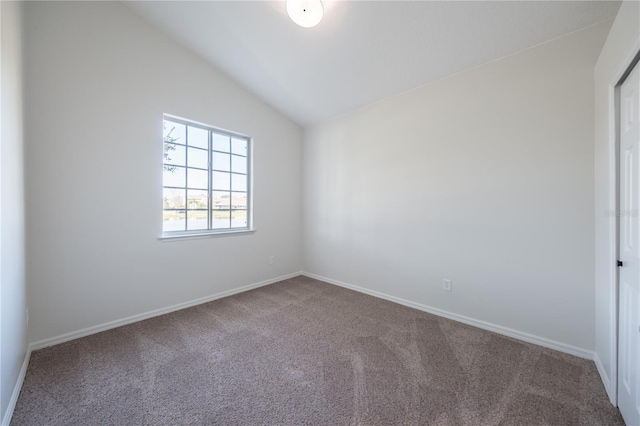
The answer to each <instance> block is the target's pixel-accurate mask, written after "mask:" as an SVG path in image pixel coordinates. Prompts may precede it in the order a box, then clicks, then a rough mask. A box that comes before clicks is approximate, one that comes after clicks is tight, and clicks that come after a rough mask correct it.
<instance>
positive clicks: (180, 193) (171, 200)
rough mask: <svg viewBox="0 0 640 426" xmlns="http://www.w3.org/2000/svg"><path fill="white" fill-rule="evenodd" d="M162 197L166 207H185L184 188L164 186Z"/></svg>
mask: <svg viewBox="0 0 640 426" xmlns="http://www.w3.org/2000/svg"><path fill="white" fill-rule="evenodd" d="M162 197H163V201H164V208H165V209H184V206H185V204H184V189H171V188H164V189H163V191H162Z"/></svg>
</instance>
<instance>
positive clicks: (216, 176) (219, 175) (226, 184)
mask: <svg viewBox="0 0 640 426" xmlns="http://www.w3.org/2000/svg"><path fill="white" fill-rule="evenodd" d="M211 185H212V187H213V189H221V190H223V191H225V190H226V191H228V190H230V189H231V187H230V186H231V177H230V173H224V172H213V182H212V184H211Z"/></svg>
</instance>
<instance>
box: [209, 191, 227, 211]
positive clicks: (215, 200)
mask: <svg viewBox="0 0 640 426" xmlns="http://www.w3.org/2000/svg"><path fill="white" fill-rule="evenodd" d="M211 208H212V209H214V210H228V209H230V208H231V193H230V192H222V191H213V196H212V198H211Z"/></svg>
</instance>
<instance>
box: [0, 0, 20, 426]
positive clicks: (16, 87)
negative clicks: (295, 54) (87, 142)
mask: <svg viewBox="0 0 640 426" xmlns="http://www.w3.org/2000/svg"><path fill="white" fill-rule="evenodd" d="M0 15H1V25H0V27H1V31H0V37H1V39H2V49H1V51H2V57H1V59H0V63H1V64H2V65H1V68H0V74H1V79H2V81H1V92H2V94H1V96H0V97H1V98H2V105H1V114H2V118H1V120H0V122H1V123H2V124H1V127H2V130H1V136H0V137H1V140H2V143H1V145H0V162H1V166H0V170H1V172H0V182H1V185H0V206H1V207H0V217H1V219H0V236H1V237H0V240H1V244H0V250H1V253H2V255H1V256H0V259H2V260H1V261H2V264H1V265H0V271H1V272H0V289H1V290H0V303H1V304H2V307H1V308H0V312H1V318H0V324H1V327H2V330H1V331H0V336H1V341H0V378H1V380H0V421H1V422H2V424H5V422H8V421H9V414H10V412H12V410H13V404H14V403H15V400H12V397H13V396H14V391H15V390H16V383H17V382H18V378H19V374H20V369H21V367H22V365H23V363H24V360H25V355H26V352H27V315H26V313H27V290H26V284H25V271H24V268H25V259H24V258H25V241H24V240H25V234H24V232H25V225H24V176H23V161H22V153H23V119H22V69H23V68H22V56H23V54H22V5H21V3H18V2H6V1H3V2H0ZM18 390H19V389H18ZM16 396H17V395H16Z"/></svg>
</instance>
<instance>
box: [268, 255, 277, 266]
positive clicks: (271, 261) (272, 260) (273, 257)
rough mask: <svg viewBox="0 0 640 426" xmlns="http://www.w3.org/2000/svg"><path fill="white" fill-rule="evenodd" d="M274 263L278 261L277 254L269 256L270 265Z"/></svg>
mask: <svg viewBox="0 0 640 426" xmlns="http://www.w3.org/2000/svg"><path fill="white" fill-rule="evenodd" d="M274 263H276V257H275V256H269V265H273V264H274Z"/></svg>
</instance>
